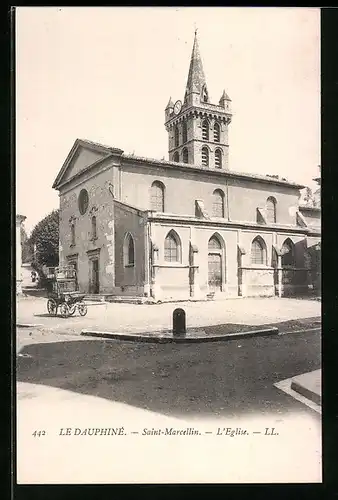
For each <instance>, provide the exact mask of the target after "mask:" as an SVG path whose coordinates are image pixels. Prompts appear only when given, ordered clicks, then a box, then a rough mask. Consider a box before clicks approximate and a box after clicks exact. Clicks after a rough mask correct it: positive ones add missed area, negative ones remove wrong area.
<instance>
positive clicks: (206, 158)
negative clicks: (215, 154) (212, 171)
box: [202, 147, 209, 167]
mask: <svg viewBox="0 0 338 500" xmlns="http://www.w3.org/2000/svg"><path fill="white" fill-rule="evenodd" d="M202 165H203V166H204V167H208V166H209V149H208V148H206V147H204V148H202Z"/></svg>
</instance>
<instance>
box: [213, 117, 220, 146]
mask: <svg viewBox="0 0 338 500" xmlns="http://www.w3.org/2000/svg"><path fill="white" fill-rule="evenodd" d="M220 139H221V129H220V126H219V124H218V123H217V122H216V123H215V125H214V141H215V142H220Z"/></svg>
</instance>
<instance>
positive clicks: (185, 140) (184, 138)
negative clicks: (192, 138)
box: [182, 122, 188, 144]
mask: <svg viewBox="0 0 338 500" xmlns="http://www.w3.org/2000/svg"><path fill="white" fill-rule="evenodd" d="M182 136H183V137H182V139H183V144H184V143H185V142H187V140H188V129H187V122H183V125H182Z"/></svg>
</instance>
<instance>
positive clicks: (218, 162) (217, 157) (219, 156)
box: [215, 149, 222, 168]
mask: <svg viewBox="0 0 338 500" xmlns="http://www.w3.org/2000/svg"><path fill="white" fill-rule="evenodd" d="M215 167H216V168H222V151H221V150H220V149H216V151H215Z"/></svg>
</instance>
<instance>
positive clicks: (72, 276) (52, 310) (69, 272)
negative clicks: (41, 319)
mask: <svg viewBox="0 0 338 500" xmlns="http://www.w3.org/2000/svg"><path fill="white" fill-rule="evenodd" d="M49 277H50V287H49V291H48V300H47V310H48V313H49V314H51V315H53V316H56V315H57V312H58V310H59V312H60V315H61V316H63V317H64V318H66V317H68V316H73V314H75V311H76V310H78V312H79V314H80V315H81V316H85V315H86V314H87V305H86V304H85V302H84V301H83V299H84V297H85V294H84V293H81V292H79V290H77V279H76V270H75V269H74V267H73V266H60V267H56V268H54V270H49Z"/></svg>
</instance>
